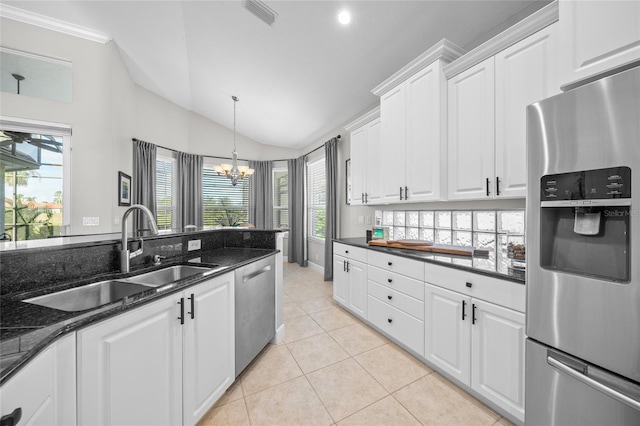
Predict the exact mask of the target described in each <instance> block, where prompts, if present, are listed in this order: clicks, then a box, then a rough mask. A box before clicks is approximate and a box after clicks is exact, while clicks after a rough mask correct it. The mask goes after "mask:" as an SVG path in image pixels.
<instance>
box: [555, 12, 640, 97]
mask: <svg viewBox="0 0 640 426" xmlns="http://www.w3.org/2000/svg"><path fill="white" fill-rule="evenodd" d="M560 41H561V43H562V53H563V54H562V58H563V59H564V61H563V70H564V72H563V73H562V81H561V83H562V84H566V83H570V82H573V81H575V80H578V79H582V78H585V77H589V76H591V75H593V74H597V73H599V72H602V71H605V70H608V69H610V68H613V67H616V66H619V65H622V64H624V63H627V62H630V61H633V60H637V59H640V2H639V1H637V0H632V1H602V0H600V1H574V0H563V1H561V2H560Z"/></svg>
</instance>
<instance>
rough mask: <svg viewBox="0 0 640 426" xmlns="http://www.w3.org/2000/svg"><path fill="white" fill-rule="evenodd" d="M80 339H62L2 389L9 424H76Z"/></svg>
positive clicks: (0, 406) (0, 412) (0, 403)
mask: <svg viewBox="0 0 640 426" xmlns="http://www.w3.org/2000/svg"><path fill="white" fill-rule="evenodd" d="M75 355H76V336H75V333H72V334H69V335H67V336H65V337H62V338H61V339H59V340H58V341H56V342H55V343H53V344H52V345H51V346H49V347H48V348H47V349H45V350H44V351H43V352H42V353H40V354H38V355H37V356H36V357H35V358H34V359H32V360H31V361H29V364H27V365H26V366H24V367H23V368H22V369H21V370H20V371H18V372H17V373H16V374H15V376H13V377H12V378H10V379H9V380H8V381H7V382H6V383H5V384H3V385H2V388H0V417H2V419H3V424H5V423H4V422H5V420H6V421H7V424H11V423H9V422H10V421H11V420H10V419H11V418H13V422H14V423H13V424H20V425H48V426H49V425H57V424H59V425H75V424H76V367H75V365H76V356H75Z"/></svg>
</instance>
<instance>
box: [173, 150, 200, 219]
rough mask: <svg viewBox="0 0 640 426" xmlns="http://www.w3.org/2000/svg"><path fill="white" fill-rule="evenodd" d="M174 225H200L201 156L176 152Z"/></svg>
mask: <svg viewBox="0 0 640 426" xmlns="http://www.w3.org/2000/svg"><path fill="white" fill-rule="evenodd" d="M177 172H178V173H177V174H178V176H177V178H178V179H177V184H178V188H177V191H176V193H177V199H178V205H177V206H176V207H177V208H176V226H177V227H178V228H180V230H183V229H184V227H185V226H187V225H195V226H197V227H198V228H201V227H202V156H200V155H195V154H187V153H184V152H178V159H177Z"/></svg>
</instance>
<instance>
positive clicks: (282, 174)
mask: <svg viewBox="0 0 640 426" xmlns="http://www.w3.org/2000/svg"><path fill="white" fill-rule="evenodd" d="M273 227H274V229H279V228H288V227H289V173H288V171H287V170H286V169H285V170H278V169H275V170H273Z"/></svg>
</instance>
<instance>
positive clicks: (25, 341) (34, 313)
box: [0, 248, 278, 384]
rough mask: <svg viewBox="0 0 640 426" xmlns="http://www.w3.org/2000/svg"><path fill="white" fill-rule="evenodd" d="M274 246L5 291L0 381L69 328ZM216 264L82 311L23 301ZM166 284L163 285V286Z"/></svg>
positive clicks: (0, 300) (252, 258)
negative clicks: (21, 291) (177, 267)
mask: <svg viewBox="0 0 640 426" xmlns="http://www.w3.org/2000/svg"><path fill="white" fill-rule="evenodd" d="M277 252H278V250H274V249H254V248H218V249H213V250H208V251H202V252H198V253H190V254H188V255H187V256H184V257H183V258H180V259H173V261H171V262H166V263H164V264H162V265H160V266H153V267H146V268H142V269H137V270H134V271H131V273H129V274H122V273H115V274H110V275H108V276H100V277H94V278H91V279H87V280H82V281H77V282H73V283H68V284H67V285H65V286H56V287H49V288H42V289H39V290H37V291H33V292H31V293H28V294H19V295H4V296H2V298H0V384H2V383H4V382H5V381H6V380H8V379H9V378H10V377H11V376H12V375H13V374H14V373H15V372H17V371H18V370H19V369H20V368H21V367H22V366H23V365H25V364H26V363H27V362H28V361H29V360H30V359H32V358H33V357H35V356H36V355H37V354H38V353H40V352H41V351H42V350H44V349H46V348H47V347H48V346H49V345H50V344H51V343H52V342H54V341H55V340H56V339H58V338H59V337H60V336H63V335H65V334H67V333H70V332H74V331H76V330H78V329H80V328H83V327H86V326H89V325H91V324H94V323H96V322H99V321H102V320H105V319H107V318H110V317H112V316H114V315H118V314H120V313H122V312H124V311H127V310H130V309H135V308H136V307H138V306H141V305H143V304H146V303H149V302H151V301H153V300H157V299H159V298H162V297H165V296H167V295H170V294H173V293H177V292H180V291H182V290H184V289H185V288H188V287H190V286H193V285H196V284H199V283H200V282H202V281H204V280H206V279H210V278H213V277H216V276H218V275H222V274H225V273H227V272H230V271H233V270H235V269H237V268H239V267H241V266H244V265H246V264H249V263H251V262H254V261H256V260H259V259H263V258H266V257H268V256H271V255H273V254H276V253H277ZM185 263H188V264H192V265H200V266H209V267H215V272H214V273H213V274H210V275H207V276H206V277H203V276H202V275H200V274H198V275H195V276H192V277H187V278H185V279H182V280H180V281H178V282H176V285H174V286H171V288H157V287H149V290H147V291H144V292H142V293H139V294H136V295H133V296H131V297H127V298H125V299H123V300H119V301H117V302H115V303H111V304H108V305H104V306H100V307H97V308H95V309H90V310H86V311H80V312H65V311H61V310H58V309H53V308H48V307H45V306H39V305H34V304H31V303H26V302H23V301H22V300H24V299H27V298H29V297H35V296H39V295H42V294H47V293H53V292H57V291H62V290H65V289H67V288H73V287H79V286H82V285H86V284H90V283H93V282H99V281H104V280H108V279H125V278H128V277H130V276H133V275H139V274H142V273H145V272H150V271H153V270H157V269H162V268H166V267H169V266H172V265H178V264H185ZM165 287H166V286H165Z"/></svg>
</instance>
